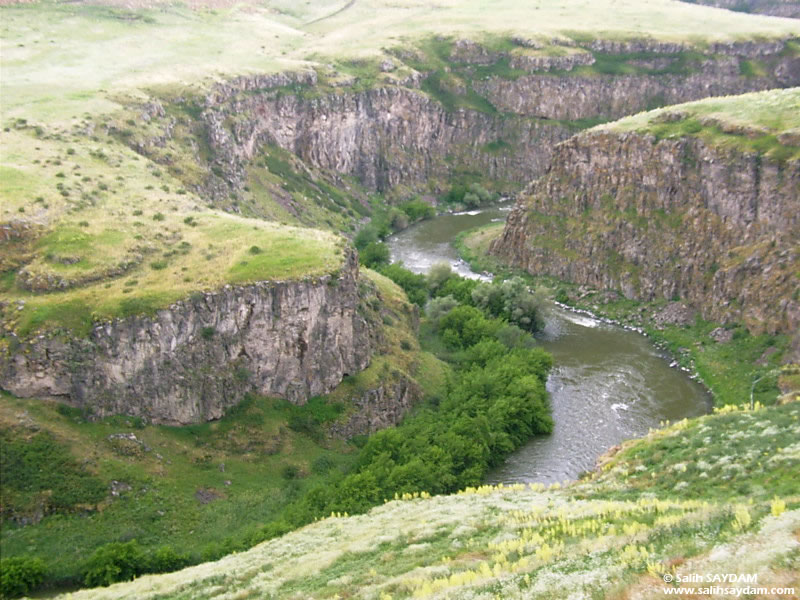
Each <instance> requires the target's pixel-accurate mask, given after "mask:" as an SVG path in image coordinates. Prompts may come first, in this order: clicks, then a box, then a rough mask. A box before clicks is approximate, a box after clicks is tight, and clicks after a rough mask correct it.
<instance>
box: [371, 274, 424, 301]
mask: <svg viewBox="0 0 800 600" xmlns="http://www.w3.org/2000/svg"><path fill="white" fill-rule="evenodd" d="M378 271H379V272H380V273H381V275H384V276H386V277H388V278H389V279H391V280H392V281H394V282H395V283H396V284H397V285H399V286H400V287H401V288H403V291H404V292H405V293H406V296H408V300H409V302H413V303H414V304H416V305H417V306H420V307H422V306H425V303H426V302H427V301H428V284H427V281H426V279H425V275H421V274H417V273H412V272H411V271H409V270H408V269H406V268H405V267H404V266H403V264H402V263H392V264H390V265H380V266H379V268H378Z"/></svg>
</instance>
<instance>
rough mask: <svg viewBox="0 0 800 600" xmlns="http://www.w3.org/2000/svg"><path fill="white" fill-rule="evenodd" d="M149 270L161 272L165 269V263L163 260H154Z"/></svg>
mask: <svg viewBox="0 0 800 600" xmlns="http://www.w3.org/2000/svg"><path fill="white" fill-rule="evenodd" d="M150 268H151V269H153V270H155V271H161V270H163V269H166V268H167V261H165V260H155V261H153V262H151V263H150Z"/></svg>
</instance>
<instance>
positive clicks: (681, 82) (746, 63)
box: [201, 40, 800, 197]
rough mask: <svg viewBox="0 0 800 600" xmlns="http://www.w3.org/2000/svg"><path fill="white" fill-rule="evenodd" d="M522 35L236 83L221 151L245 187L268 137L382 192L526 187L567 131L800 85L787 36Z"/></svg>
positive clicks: (223, 191) (209, 109)
mask: <svg viewBox="0 0 800 600" xmlns="http://www.w3.org/2000/svg"><path fill="white" fill-rule="evenodd" d="M515 43H517V44H520V46H519V47H518V48H517V50H519V52H517V51H512V52H492V51H491V50H489V49H487V48H486V47H484V46H481V45H480V44H477V43H474V42H470V41H466V40H461V41H456V42H454V43H453V44H452V48H451V50H450V54H449V56H447V57H446V60H447V64H449V65H450V66H448V67H445V68H444V69H441V68H439V69H438V70H430V71H426V70H422V71H419V72H415V73H414V74H413V75H412V76H409V77H406V78H405V79H402V80H397V79H394V80H391V81H393V83H391V84H389V83H387V82H389V81H390V80H389V79H383V80H381V83H379V84H375V85H373V86H372V87H371V88H369V89H364V90H361V91H356V89H354V88H358V87H360V86H358V85H356V84H357V83H358V81H357V80H352V81H350V82H349V85H338V84H337V86H336V87H333V86H331V85H330V84H329V83H326V82H325V81H324V78H321V77H318V76H317V74H316V73H315V72H307V73H301V74H295V75H291V76H290V75H275V76H265V77H249V78H248V77H241V78H238V79H235V80H232V81H228V82H226V83H225V84H222V85H220V86H218V87H217V88H215V90H214V91H213V92H211V93H209V94H208V95H207V96H206V97H205V98H204V103H203V107H202V109H203V110H202V117H201V118H202V121H203V123H204V130H205V131H206V133H207V138H208V139H207V140H206V142H207V144H208V147H209V148H210V150H211V154H212V158H211V162H212V163H213V165H214V166H215V168H216V170H217V172H218V173H222V174H224V175H223V176H222V179H224V180H225V181H226V182H227V183H228V184H229V185H230V186H231V187H232V188H233V189H241V188H242V187H243V186H244V185H245V180H246V178H245V171H246V169H247V168H248V165H249V166H252V165H251V160H252V158H253V157H254V156H255V155H256V154H257V153H258V152H259V149H260V148H262V147H263V146H264V145H268V144H272V145H276V146H279V147H280V148H282V149H284V150H287V151H289V152H291V153H293V154H295V155H296V156H297V157H299V158H300V159H301V160H302V161H304V162H305V163H306V164H308V165H310V166H313V167H316V168H322V169H327V170H330V171H332V172H336V173H339V174H344V175H351V176H355V177H356V178H358V179H359V180H360V181H361V183H362V184H364V185H365V186H366V187H368V188H370V189H374V190H379V191H387V190H390V189H392V188H395V187H397V186H406V187H410V188H416V189H423V188H425V186H428V187H430V185H431V184H433V185H441V184H443V183H444V182H446V180H447V179H448V178H449V177H452V176H459V175H460V174H463V173H471V174H473V175H477V176H480V177H484V178H487V179H491V180H495V181H499V182H514V183H517V184H524V183H527V182H528V181H530V179H532V178H534V177H537V176H539V175H541V174H542V173H543V172H544V170H545V168H546V167H547V165H549V164H550V159H551V154H552V149H553V147H554V146H555V145H556V144H557V143H558V142H560V141H563V140H565V139H567V138H568V137H570V136H571V135H572V134H573V133H575V131H577V130H580V129H582V128H585V127H586V126H587V125H590V124H592V123H593V122H597V121H598V120H601V121H602V120H613V119H616V118H619V117H621V116H623V115H627V114H632V113H635V112H639V111H642V110H646V109H649V108H653V107H656V106H664V105H667V104H674V103H678V102H685V101H688V100H693V99H699V98H704V97H707V96H716V95H726V94H740V93H744V92H749V91H757V90H764V89H769V88H774V87H789V86H792V85H798V84H800V57H797V56H795V54H796V53H795V52H794V50H792V48H793V46H791V44H792V43H793V42H789V41H786V40H778V41H763V42H730V43H715V44H711V45H709V46H708V47H707V48H705V49H703V50H702V51H701V50H698V49H697V48H692V47H689V46H686V45H682V44H678V43H664V42H655V41H628V42H611V41H603V40H595V41H592V42H587V43H584V44H576V43H571V44H569V45H565V46H564V47H558V48H556V50H558V51H559V52H568V54H565V55H560V54H559V53H558V52H556V53H555V55H552V56H551V55H547V54H544V55H537V54H536V52H537V50H536V49H535V48H530V47H529V46H531V45H535V44H534V43H533V42H527V41H525V40H517V41H516V42H515ZM566 43H567V42H564V44H566ZM397 54H398V56H399V57H401V58H402V57H405V59H406V60H409V62H412V64H413V61H411V59H410V58H409V56H412V57H416V58H415V60H418V61H421V60H425V59H424V58H420V57H419V56H417V55H415V54H414V52H413V51H409V53H408V54H405V53H403V52H397ZM401 58H398V59H397V60H400V59H401ZM394 66H396V65H393V67H394ZM417 66H418V68H422V67H419V65H417ZM361 87H363V86H361ZM211 179H214V178H213V177H212V178H211ZM215 181H216V180H215ZM212 183H214V182H211V183H209V184H207V185H206V186H205V187H204V188H203V189H204V190H206V191H208V192H209V193H211V194H216V195H221V196H223V197H224V196H225V195H227V194H228V193H229V191H230V189H231V188H229V187H227V186H222V187H221V186H219V185H212ZM216 183H219V182H216Z"/></svg>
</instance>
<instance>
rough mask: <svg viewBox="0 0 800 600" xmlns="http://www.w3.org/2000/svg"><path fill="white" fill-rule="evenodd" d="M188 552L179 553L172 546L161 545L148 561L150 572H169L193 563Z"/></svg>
mask: <svg viewBox="0 0 800 600" xmlns="http://www.w3.org/2000/svg"><path fill="white" fill-rule="evenodd" d="M191 562H192V560H191V557H190V556H189V555H188V554H179V553H178V552H176V551H175V550H174V549H173V548H172V547H171V546H161V547H160V548H159V549H158V550H156V551H155V552H154V553H153V554H152V556H150V559H149V560H148V561H147V572H148V573H169V572H171V571H177V570H179V569H182V568H183V567H186V566H188V565H189V564H191Z"/></svg>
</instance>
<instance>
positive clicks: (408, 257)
mask: <svg viewBox="0 0 800 600" xmlns="http://www.w3.org/2000/svg"><path fill="white" fill-rule="evenodd" d="M509 209H510V205H509V204H501V205H499V206H496V207H492V208H489V209H486V210H483V211H470V212H466V213H457V214H446V215H440V216H438V217H436V218H434V219H430V220H428V221H423V222H421V223H418V224H416V225H414V226H412V227H410V228H408V229H406V230H405V231H402V232H400V233H399V234H396V235H394V236H392V237H391V238H390V239H389V240H388V243H389V247H390V249H391V254H392V260H395V261H402V262H403V263H404V264H405V266H406V267H407V268H409V269H411V270H412V271H414V272H417V273H424V272H426V271H427V270H428V269H429V268H430V266H431V265H433V264H435V263H437V262H442V261H446V262H449V263H450V264H451V265H452V266H453V269H454V270H455V271H457V272H458V273H459V274H461V275H464V276H467V277H481V275H479V274H477V273H473V272H472V271H471V270H470V268H469V265H467V264H465V263H464V262H463V261H460V260H459V259H458V256H457V254H456V251H455V249H454V248H453V247H452V245H451V242H452V240H453V238H454V237H455V236H456V235H457V234H458V233H460V232H461V231H464V230H466V229H471V228H473V227H477V226H480V225H485V224H487V223H490V222H493V221H497V222H500V221H503V220H505V216H506V215H507V214H508V211H509ZM537 339H538V341H539V343H540V344H541V346H542V347H543V348H544V349H546V350H547V351H548V352H550V353H551V354H552V355H553V362H554V367H553V370H552V372H551V373H550V377H549V378H548V380H547V389H548V391H549V392H550V403H551V406H552V414H553V419H554V421H555V427H554V429H553V433H552V434H551V435H547V436H537V437H535V438H533V439H531V440H530V441H529V442H528V443H527V444H525V445H524V446H523V447H521V448H519V449H518V450H517V451H516V452H514V453H513V454H512V455H511V456H509V457H508V459H507V460H506V462H505V463H504V464H503V465H501V466H500V467H499V468H497V469H495V470H494V471H492V472H491V473H489V475H488V476H487V478H486V482H487V483H501V482H502V483H516V482H534V481H536V482H541V483H546V484H547V483H553V482H564V481H567V480H573V479H576V478H577V477H578V476H579V475H580V473H581V472H583V471H587V470H591V469H593V468H594V466H595V463H596V461H597V458H598V456H600V455H601V454H603V453H604V452H605V451H606V450H608V449H609V448H611V447H612V446H615V445H616V444H619V443H620V442H622V441H624V440H627V439H630V438H634V437H639V436H641V435H643V434H645V433H647V432H648V430H649V429H650V428H651V427H658V426H659V425H660V423H661V422H662V421H667V420H669V421H676V420H679V419H683V418H684V417H694V416H698V415H701V414H705V413H707V412H708V411H709V410H710V406H711V401H710V398H709V396H708V394H707V392H706V391H705V390H704V388H703V387H702V386H700V385H699V384H697V383H695V382H694V381H692V380H691V379H689V378H688V377H687V376H686V374H685V373H683V372H681V371H679V370H677V369H673V368H670V367H669V361H668V360H667V357H666V356H665V355H663V354H662V353H661V351H659V350H658V349H657V348H655V347H654V346H653V345H652V344H651V343H650V342H649V340H648V339H647V338H646V337H644V336H643V335H640V334H638V333H635V332H632V331H627V330H625V329H623V328H621V327H617V326H614V325H608V324H606V323H602V322H600V321H597V320H595V319H591V318H588V317H586V316H584V315H577V314H573V313H571V312H569V311H566V310H562V309H560V308H558V307H556V306H553V308H552V310H551V311H550V313H549V315H548V317H547V326H546V327H545V329H544V331H543V332H542V333H541V334H539V335H538V336H537Z"/></svg>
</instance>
